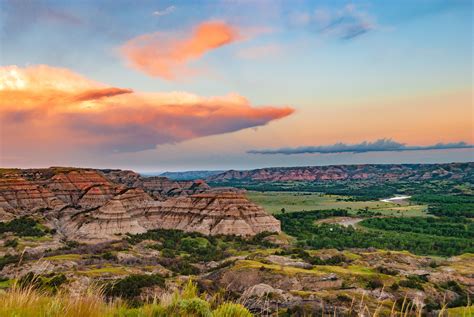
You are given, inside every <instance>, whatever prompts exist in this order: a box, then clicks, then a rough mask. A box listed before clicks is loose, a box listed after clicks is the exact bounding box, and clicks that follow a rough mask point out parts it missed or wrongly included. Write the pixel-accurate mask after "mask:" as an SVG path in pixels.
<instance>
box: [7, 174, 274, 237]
mask: <svg viewBox="0 0 474 317" xmlns="http://www.w3.org/2000/svg"><path fill="white" fill-rule="evenodd" d="M20 216H28V217H33V218H38V219H41V222H42V223H43V224H44V225H46V226H47V227H49V228H50V229H54V230H56V232H57V234H58V235H59V236H60V237H61V238H62V239H65V240H74V241H81V242H86V243H98V242H104V241H110V240H120V239H121V238H122V237H123V235H126V234H138V233H144V232H146V231H148V230H152V229H180V230H183V231H189V232H199V233H202V234H206V235H220V234H232V235H241V236H253V235H256V234H258V233H261V232H265V231H268V232H279V231H280V223H279V221H278V220H276V219H275V218H274V217H273V216H271V215H269V214H267V213H266V212H265V211H264V210H263V208H261V207H259V206H257V205H255V204H253V203H251V202H250V201H248V200H247V199H246V197H245V194H244V192H243V191H241V190H237V189H233V188H213V189H211V188H210V187H209V186H208V185H207V184H206V183H205V182H204V181H202V180H196V181H173V180H170V179H168V178H166V177H159V176H156V177H143V176H141V175H140V174H138V173H135V172H133V171H122V170H95V169H77V168H62V167H57V168H54V167H53V168H48V169H25V170H21V169H3V170H1V177H0V220H2V221H7V220H11V219H14V218H16V217H20Z"/></svg>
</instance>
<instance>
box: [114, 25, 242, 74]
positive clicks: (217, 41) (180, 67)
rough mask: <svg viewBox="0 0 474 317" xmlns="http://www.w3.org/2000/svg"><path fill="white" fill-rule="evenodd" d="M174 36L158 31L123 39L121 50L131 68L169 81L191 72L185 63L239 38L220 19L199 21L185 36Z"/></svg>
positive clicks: (236, 33) (235, 31)
mask: <svg viewBox="0 0 474 317" xmlns="http://www.w3.org/2000/svg"><path fill="white" fill-rule="evenodd" d="M175 36H176V35H172V34H165V33H159V32H157V33H151V34H145V35H140V36H138V37H136V38H133V39H131V40H129V41H128V42H126V43H125V44H124V45H123V46H122V48H121V52H122V54H123V56H125V58H126V59H127V60H128V62H129V64H130V65H131V66H132V67H133V68H135V69H137V70H140V71H142V72H144V73H146V74H148V75H150V76H153V77H162V78H164V79H168V80H172V79H176V77H178V76H179V75H183V74H189V73H190V70H189V69H187V68H186V64H187V63H188V62H190V61H192V60H195V59H197V58H199V57H201V56H202V55H204V54H206V53H207V52H209V51H211V50H213V49H216V48H219V47H221V46H224V45H227V44H230V43H233V42H235V41H238V40H241V39H242V36H241V35H240V34H239V32H238V31H237V30H236V29H235V28H234V27H232V26H230V25H229V24H227V23H225V22H221V21H211V22H204V23H201V24H199V25H198V26H197V27H195V28H194V29H193V30H192V34H191V35H190V36H187V37H182V38H175Z"/></svg>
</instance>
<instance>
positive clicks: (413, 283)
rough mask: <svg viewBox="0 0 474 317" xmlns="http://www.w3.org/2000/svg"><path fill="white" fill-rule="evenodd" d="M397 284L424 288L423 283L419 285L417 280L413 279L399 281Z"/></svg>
mask: <svg viewBox="0 0 474 317" xmlns="http://www.w3.org/2000/svg"><path fill="white" fill-rule="evenodd" d="M399 285H400V286H403V287H408V288H414V289H419V290H421V291H423V290H424V288H423V285H421V284H420V283H419V282H418V281H416V280H413V279H408V280H403V281H400V283H399Z"/></svg>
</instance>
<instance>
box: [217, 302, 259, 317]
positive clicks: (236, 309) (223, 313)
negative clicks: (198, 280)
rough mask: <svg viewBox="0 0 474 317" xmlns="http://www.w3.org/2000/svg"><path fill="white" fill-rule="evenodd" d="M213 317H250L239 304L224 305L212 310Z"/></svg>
mask: <svg viewBox="0 0 474 317" xmlns="http://www.w3.org/2000/svg"><path fill="white" fill-rule="evenodd" d="M213 315H214V317H252V316H253V315H252V314H251V313H250V312H249V311H248V309H247V308H245V307H244V306H242V305H240V304H234V303H224V304H222V305H220V306H219V307H217V309H216V310H214V314H213Z"/></svg>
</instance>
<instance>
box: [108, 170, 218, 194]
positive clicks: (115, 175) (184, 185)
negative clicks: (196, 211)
mask: <svg viewBox="0 0 474 317" xmlns="http://www.w3.org/2000/svg"><path fill="white" fill-rule="evenodd" d="M102 173H104V175H105V176H106V177H107V178H109V179H110V180H112V181H114V182H116V183H118V184H122V185H125V186H127V187H139V188H142V189H143V190H144V191H145V192H147V193H148V194H149V195H151V196H152V197H154V198H155V199H158V200H166V199H167V198H168V197H175V196H184V195H192V194H196V193H201V192H204V191H207V190H209V189H210V187H209V185H207V184H206V183H205V182H204V181H202V180H196V181H174V180H171V179H169V178H166V177H162V176H151V177H143V176H141V175H140V174H138V173H135V172H133V171H122V170H102Z"/></svg>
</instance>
